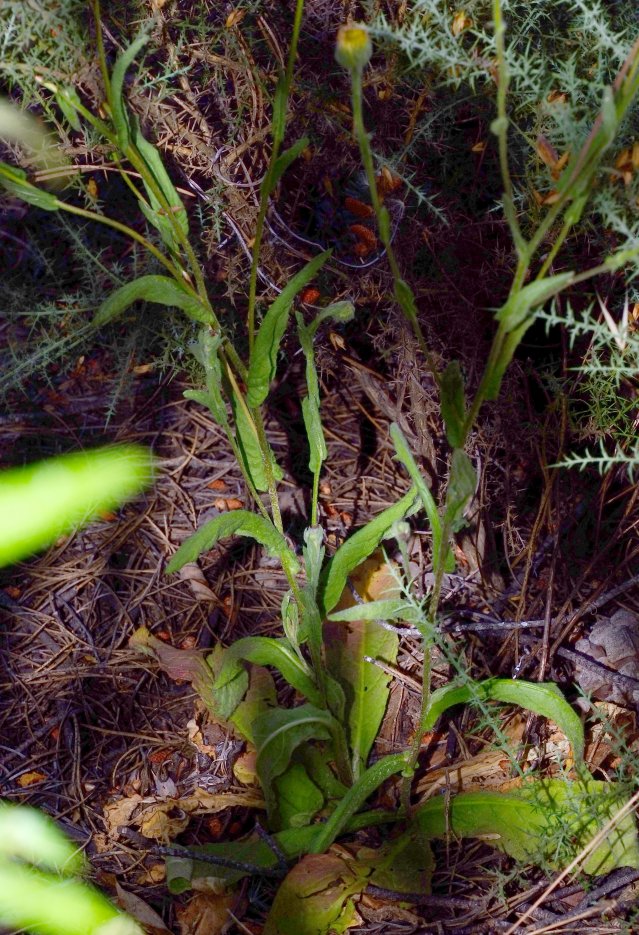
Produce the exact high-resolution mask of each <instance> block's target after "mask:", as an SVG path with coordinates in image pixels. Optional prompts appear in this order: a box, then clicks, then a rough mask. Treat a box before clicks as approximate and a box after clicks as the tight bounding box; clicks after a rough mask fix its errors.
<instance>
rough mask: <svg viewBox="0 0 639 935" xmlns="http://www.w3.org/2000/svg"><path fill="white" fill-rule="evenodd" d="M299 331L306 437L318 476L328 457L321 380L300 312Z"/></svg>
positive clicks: (307, 331) (313, 466) (312, 471)
mask: <svg viewBox="0 0 639 935" xmlns="http://www.w3.org/2000/svg"><path fill="white" fill-rule="evenodd" d="M296 318H297V331H298V334H299V339H300V344H301V345H302V350H303V352H304V356H305V357H306V386H307V389H308V396H306V397H305V398H304V399H303V400H302V417H303V419H304V427H305V428H306V437H307V438H308V445H309V449H310V457H309V462H308V466H309V470H310V471H311V473H312V474H316V473H317V472H318V471H319V470H320V469H321V467H322V462H323V461H325V460H326V458H327V457H328V450H327V448H326V441H325V439H324V431H323V429H322V420H321V417H320V394H319V380H318V378H317V369H316V367H315V355H314V352H313V338H312V337H311V333H310V330H309V329H308V328H306V327H305V326H304V321H303V319H302V316H301V315H300V314H299V312H298V313H297V314H296Z"/></svg>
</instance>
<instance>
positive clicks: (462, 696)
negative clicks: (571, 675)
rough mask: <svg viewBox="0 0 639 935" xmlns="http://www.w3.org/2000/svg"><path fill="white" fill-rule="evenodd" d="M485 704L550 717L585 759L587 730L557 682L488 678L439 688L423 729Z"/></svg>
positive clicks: (578, 754) (577, 758) (574, 749)
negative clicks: (458, 708)
mask: <svg viewBox="0 0 639 935" xmlns="http://www.w3.org/2000/svg"><path fill="white" fill-rule="evenodd" d="M483 701H503V702H504V703H506V704H516V705H519V706H520V707H522V708H526V709H527V710H529V711H534V712H535V714H540V715H542V717H547V718H550V719H551V720H553V721H554V722H555V724H556V725H557V727H559V729H560V730H562V731H563V733H564V734H565V735H566V737H567V738H568V740H569V741H570V743H571V745H572V749H573V755H574V757H575V759H576V760H581V759H583V752H584V729H583V726H582V724H581V720H580V718H579V716H578V714H577V713H576V711H574V710H573V708H571V706H570V705H569V704H568V702H567V701H566V699H565V698H564V696H563V695H562V693H561V691H560V690H559V688H557V686H556V685H555V684H554V682H523V681H520V680H519V679H517V680H515V679H488V680H487V681H485V682H465V683H464V684H463V685H444V686H443V688H438V689H436V690H435V691H434V692H433V693H432V695H431V697H430V703H429V706H428V710H427V712H426V718H425V720H424V723H423V725H422V727H423V730H424V731H428V730H431V729H432V728H433V727H434V725H435V722H436V721H437V719H438V718H439V716H440V715H441V714H443V712H444V711H446V710H447V709H448V708H450V707H452V706H453V705H456V704H468V703H470V704H479V703H481V702H483Z"/></svg>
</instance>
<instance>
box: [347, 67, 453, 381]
mask: <svg viewBox="0 0 639 935" xmlns="http://www.w3.org/2000/svg"><path fill="white" fill-rule="evenodd" d="M362 96H363V95H362V71H361V69H358V68H355V69H353V70H352V71H351V97H352V105H353V130H354V133H355V137H356V139H357V144H358V146H359V151H360V156H361V159H362V163H363V165H364V170H365V172H366V180H367V182H368V188H369V192H370V198H371V204H372V206H373V210H374V212H375V217H376V219H377V226H378V230H379V236H380V240H381V241H382V244H383V245H384V249H385V251H386V256H387V257H388V263H389V266H390V268H391V273H392V276H393V281H394V283H395V298H396V300H397V302H398V304H399V305H400V307H401V309H402V312H403V313H404V315H405V317H406V318H407V319H408V321H409V323H410V326H411V328H412V330H413V334H414V335H415V338H416V340H417V343H418V345H419V348H420V350H421V352H422V354H423V356H424V359H425V361H426V365H427V367H428V369H429V371H430V373H431V375H432V377H433V379H434V380H435V382H436V383H437V385H438V386H439V384H440V377H439V373H438V370H437V366H436V364H435V360H434V358H433V356H432V354H431V352H430V350H429V348H428V345H427V344H426V340H425V338H424V335H423V332H422V329H421V327H420V324H419V320H418V318H417V310H416V309H415V308H413V307H412V304H413V303H414V297H413V296H412V293H410V287H409V286H408V284H407V283H405V282H404V280H403V278H402V274H401V271H400V269H399V265H398V263H397V258H396V257H395V251H394V250H393V244H392V238H391V233H390V218H389V214H388V210H387V209H386V207H385V206H384V205H383V204H382V202H381V199H380V197H379V192H378V191H377V179H376V178H375V167H374V165H373V154H372V151H371V146H370V140H369V138H368V133H367V132H366V127H365V125H364V115H363V110H362ZM398 283H401V284H403V286H404V289H405V290H408V292H409V295H410V300H412V302H411V301H410V300H409V301H407V297H404V296H403V293H402V291H401V287H399V288H398ZM409 302H410V304H409Z"/></svg>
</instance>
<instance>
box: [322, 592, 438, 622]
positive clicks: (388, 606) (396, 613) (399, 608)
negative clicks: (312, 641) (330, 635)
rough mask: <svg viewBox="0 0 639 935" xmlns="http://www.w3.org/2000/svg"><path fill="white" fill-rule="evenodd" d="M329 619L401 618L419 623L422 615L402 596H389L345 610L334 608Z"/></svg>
mask: <svg viewBox="0 0 639 935" xmlns="http://www.w3.org/2000/svg"><path fill="white" fill-rule="evenodd" d="M328 619H329V620H342V621H347V622H348V621H351V620H402V621H404V622H406V623H421V622H422V621H423V619H424V618H423V615H422V614H421V613H420V611H419V609H418V608H417V607H414V606H413V605H412V604H409V603H407V601H406V600H405V599H404V598H403V597H391V598H388V599H387V600H380V601H367V602H366V603H364V604H354V605H353V606H352V607H347V608H346V609H345V610H336V611H333V613H331V614H329V616H328Z"/></svg>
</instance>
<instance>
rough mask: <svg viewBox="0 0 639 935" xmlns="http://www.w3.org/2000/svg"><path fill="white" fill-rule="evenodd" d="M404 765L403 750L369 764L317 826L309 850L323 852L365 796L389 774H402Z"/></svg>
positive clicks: (388, 776) (345, 826)
mask: <svg viewBox="0 0 639 935" xmlns="http://www.w3.org/2000/svg"><path fill="white" fill-rule="evenodd" d="M407 765H408V761H407V759H406V754H405V753H392V754H390V756H385V757H382V759H381V760H378V761H377V762H376V763H374V764H373V766H369V767H368V769H367V770H366V772H365V773H362V775H361V776H360V777H359V779H358V780H357V781H356V782H355V783H354V785H352V786H351V788H350V789H349V790H348V792H347V793H346V795H345V796H344V798H343V799H342V801H341V802H340V803H339V805H338V806H337V808H336V809H335V811H334V812H333V813H332V815H331V816H330V817H329V819H328V820H327V821H326V822H325V824H323V825H322V826H321V827H320V828H318V829H317V831H316V835H315V838H314V840H313V842H312V844H311V846H310V847H309V850H310V852H311V853H312V854H322V853H323V852H324V851H326V850H328V848H329V847H330V846H331V844H332V843H333V841H335V840H336V839H337V838H338V837H339V835H340V834H342V832H343V831H344V830H345V828H347V827H348V824H349V822H350V821H351V819H352V818H353V816H354V815H355V814H356V812H358V811H359V810H360V808H361V807H362V805H363V804H364V802H365V801H366V799H367V798H368V797H369V796H371V795H372V794H373V792H375V790H376V789H379V787H380V786H381V785H382V783H384V782H386V780H387V779H390V777H391V776H395V775H397V773H401V772H402V770H404V769H405V768H406V766H407Z"/></svg>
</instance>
